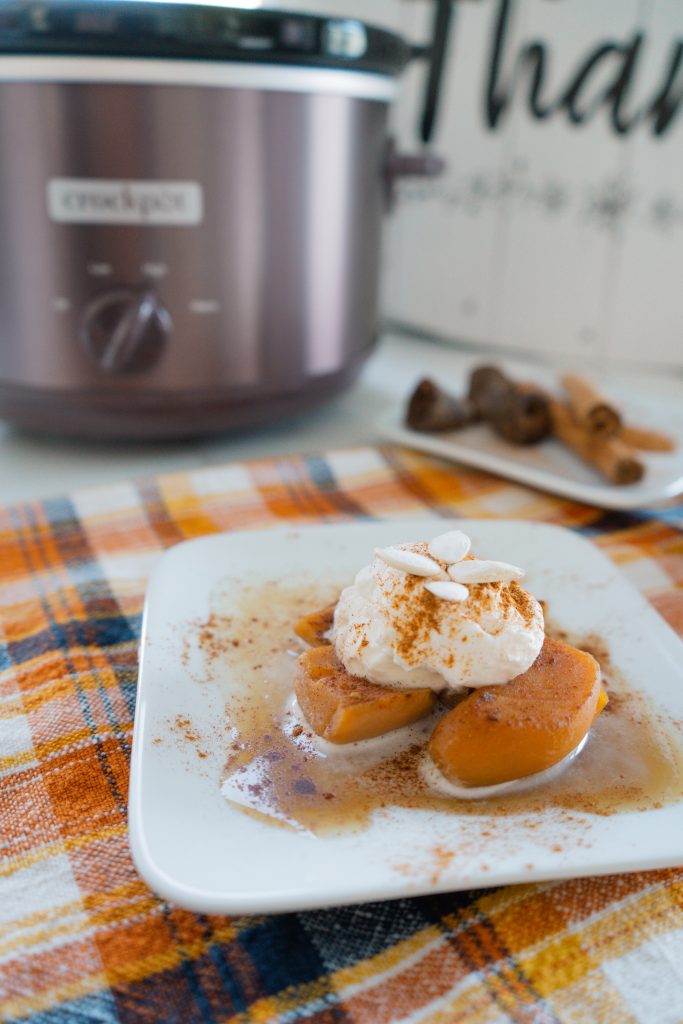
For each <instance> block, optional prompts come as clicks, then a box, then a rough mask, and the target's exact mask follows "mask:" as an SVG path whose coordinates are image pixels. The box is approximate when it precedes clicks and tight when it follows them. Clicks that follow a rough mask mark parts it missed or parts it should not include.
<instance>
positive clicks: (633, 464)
mask: <svg viewBox="0 0 683 1024" xmlns="http://www.w3.org/2000/svg"><path fill="white" fill-rule="evenodd" d="M550 413H551V417H552V424H553V433H554V434H555V436H556V437H557V438H558V439H559V440H560V441H562V443H563V444H566V445H567V447H568V448H571V449H572V451H573V452H575V453H576V454H577V455H579V456H580V457H581V458H582V459H583V460H584V462H587V463H588V464H589V465H591V466H594V467H595V468H596V469H598V470H599V471H600V472H601V473H602V474H603V476H605V477H606V478H607V479H608V480H609V481H610V482H611V483H613V484H619V485H623V484H634V483H637V482H638V480H641V479H642V476H643V473H644V472H645V469H644V466H643V464H642V462H640V460H639V459H638V458H637V456H636V455H635V454H634V452H633V451H632V449H631V448H629V447H628V445H626V444H624V442H623V441H622V440H621V439H620V438H618V437H604V436H603V437H600V436H597V435H596V434H595V433H592V432H591V431H589V430H587V429H586V427H585V426H584V424H583V423H580V422H578V421H577V420H576V418H575V416H574V413H573V411H572V409H571V408H570V407H569V406H568V405H566V404H565V403H563V402H558V401H557V400H556V399H551V400H550Z"/></svg>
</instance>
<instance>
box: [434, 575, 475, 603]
mask: <svg viewBox="0 0 683 1024" xmlns="http://www.w3.org/2000/svg"><path fill="white" fill-rule="evenodd" d="M425 590H428V591H429V592H430V594H434V597H440V598H441V600H442V601H466V600H467V598H468V596H469V590H468V589H467V587H463V585H462V583H451V581H450V580H435V581H434V583H425Z"/></svg>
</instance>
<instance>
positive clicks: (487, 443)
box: [378, 371, 683, 509]
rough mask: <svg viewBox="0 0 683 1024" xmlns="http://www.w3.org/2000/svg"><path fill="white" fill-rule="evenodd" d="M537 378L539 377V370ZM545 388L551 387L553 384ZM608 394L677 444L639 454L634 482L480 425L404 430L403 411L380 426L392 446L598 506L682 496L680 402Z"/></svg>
mask: <svg viewBox="0 0 683 1024" xmlns="http://www.w3.org/2000/svg"><path fill="white" fill-rule="evenodd" d="M535 376H536V377H539V372H538V371H537V373H536V375H535ZM548 386H552V381H551V380H549V381H548ZM610 394H611V396H612V397H613V398H614V400H615V401H616V403H617V406H618V408H621V409H628V411H629V421H632V422H634V423H639V424H642V425H643V426H645V425H647V426H648V427H649V428H650V429H652V430H660V431H661V432H662V433H664V434H667V435H668V436H669V437H672V438H673V439H674V440H675V441H676V442H677V447H676V449H675V450H674V451H672V452H665V453H661V452H641V453H639V454H640V457H641V459H642V461H643V463H644V465H645V473H644V475H643V478H642V480H640V481H639V482H638V483H635V484H628V485H626V486H618V485H616V484H610V483H608V482H606V481H605V478H604V477H602V476H601V475H600V473H598V471H597V470H596V469H593V467H591V466H588V465H587V464H586V463H584V462H582V461H581V459H580V458H579V457H578V456H577V455H576V454H575V453H574V452H572V451H570V450H569V449H568V448H566V447H565V446H564V445H562V444H560V442H559V441H555V440H552V439H551V440H548V441H543V442H542V443H541V444H538V445H531V446H528V447H524V446H521V445H514V444H510V443H509V442H507V441H504V440H503V439H502V438H500V437H497V436H496V434H494V433H493V431H492V430H491V429H490V428H489V427H488V426H486V425H483V424H476V425H474V426H471V427H467V428H465V429H464V430H450V431H449V430H447V431H444V432H443V433H438V434H427V433H423V432H420V431H417V430H411V429H410V428H409V427H406V426H405V423H404V412H405V410H404V409H401V410H400V411H394V412H393V413H391V414H390V415H388V416H385V417H384V418H383V419H382V420H381V421H380V423H379V424H378V428H379V431H380V433H381V434H382V435H383V436H384V437H385V438H387V440H389V441H393V442H394V443H395V444H402V445H405V446H406V447H407V448H414V449H416V450H417V451H422V452H426V453H427V454H428V455H437V456H440V457H441V458H443V459H449V460H451V461H452V462H459V463H461V464H462V465H464V466H473V467H474V468H475V469H483V470H485V471H486V472H489V473H495V474H497V475H498V476H502V477H506V478H507V479H509V480H515V481H516V482H517V483H521V484H526V485H527V486H529V487H536V488H538V489H539V490H542V491H547V492H548V493H550V494H559V495H560V496H561V497H563V498H570V499H571V500H573V501H583V502H585V503H586V504H588V505H596V506H597V507H598V508H610V509H629V508H646V507H647V506H649V505H655V504H659V503H661V502H663V501H667V500H668V499H669V498H674V497H676V496H677V495H678V494H683V403H681V401H680V399H679V398H672V397H671V396H670V395H664V394H662V395H656V396H654V395H652V394H647V393H645V392H644V391H640V392H639V391H637V390H635V389H633V388H630V389H628V388H621V389H620V388H618V387H617V386H614V385H613V386H612V388H611V391H610Z"/></svg>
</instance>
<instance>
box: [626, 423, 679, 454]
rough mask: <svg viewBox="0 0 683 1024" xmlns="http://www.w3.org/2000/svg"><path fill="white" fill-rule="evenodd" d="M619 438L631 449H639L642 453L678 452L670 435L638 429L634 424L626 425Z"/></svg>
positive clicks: (644, 428)
mask: <svg viewBox="0 0 683 1024" xmlns="http://www.w3.org/2000/svg"><path fill="white" fill-rule="evenodd" d="M619 437H620V438H621V440H622V441H623V442H624V444H628V445H630V446H631V448H637V449H638V450H639V451H641V452H673V451H675V450H676V442H675V441H674V439H673V437H669V435H668V434H660V432H659V431H658V430H648V429H647V428H646V427H636V426H634V425H632V424H625V425H624V426H623V427H622V428H621V431H620V433H619Z"/></svg>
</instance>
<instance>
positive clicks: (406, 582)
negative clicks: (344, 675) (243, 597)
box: [331, 531, 544, 691]
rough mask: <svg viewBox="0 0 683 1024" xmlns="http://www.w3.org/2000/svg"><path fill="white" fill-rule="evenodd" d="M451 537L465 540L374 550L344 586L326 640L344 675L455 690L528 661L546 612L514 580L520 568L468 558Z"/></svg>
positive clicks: (497, 678)
mask: <svg viewBox="0 0 683 1024" xmlns="http://www.w3.org/2000/svg"><path fill="white" fill-rule="evenodd" d="M456 534H459V535H460V538H462V537H464V535H463V534H462V533H460V531H450V533H449V534H445V535H442V536H440V537H438V538H435V539H434V540H433V541H431V542H430V543H427V542H417V543H414V544H400V545H397V546H395V547H392V548H385V549H378V550H377V551H376V553H375V558H374V560H373V562H372V564H371V565H368V566H365V567H364V568H363V569H361V570H360V572H359V573H358V574H357V576H356V579H355V581H354V583H353V584H352V585H351V586H350V587H346V589H345V590H343V591H342V593H341V596H340V598H339V601H338V603H337V607H336V610H335V614H334V622H333V626H332V633H331V636H332V642H333V643H334V645H335V648H336V651H337V655H338V657H339V658H340V660H341V661H342V662H343V664H344V667H345V668H346V670H347V672H350V673H351V674H352V675H355V676H360V677H362V678H364V679H368V680H369V681H370V682H373V683H377V684H379V685H381V686H387V687H394V688H397V689H402V688H412V687H418V688H419V687H426V688H429V689H433V690H443V689H446V688H447V689H451V690H454V691H461V690H463V689H466V688H469V687H477V686H492V685H495V684H499V683H501V684H502V683H507V682H509V681H510V680H511V679H514V677H515V676H517V675H519V674H520V673H521V672H525V671H526V670H527V669H528V668H530V666H531V665H532V664H533V663H534V661H535V660H536V658H537V656H538V654H539V652H540V650H541V647H542V646H543V640H544V621H543V611H542V609H541V606H540V604H539V603H538V601H536V600H535V598H533V597H532V596H531V595H530V594H528V593H527V592H526V591H525V590H523V589H522V587H521V586H520V585H519V583H518V579H519V578H520V577H521V576H522V575H523V571H522V570H521V569H517V568H516V567H515V566H511V565H508V564H507V563H504V562H483V561H481V562H480V561H479V560H477V559H472V558H471V556H469V554H467V553H464V554H463V552H468V551H469V543H465V542H464V541H460V540H459V538H458V537H456V536H455V535H456ZM466 540H467V538H465V541H466ZM449 552H453V554H452V555H449ZM402 553H404V554H402ZM439 555H444V556H445V557H439ZM475 562H476V564H474V563H475ZM429 563H431V565H430V564H429ZM458 566H460V567H461V569H460V571H458V570H457V567H458ZM465 566H466V567H467V572H464V571H463V569H462V567H465ZM492 567H495V568H492ZM454 575H455V576H456V577H458V578H463V577H466V578H467V584H466V585H465V584H462V583H456V582H453V576H454ZM491 576H497V577H498V578H497V579H495V580H491V578H490V577H491ZM479 578H482V579H483V580H484V581H483V582H478V579H479ZM435 584H442V585H441V586H435ZM443 584H446V585H445V586H443ZM449 584H450V585H449Z"/></svg>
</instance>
